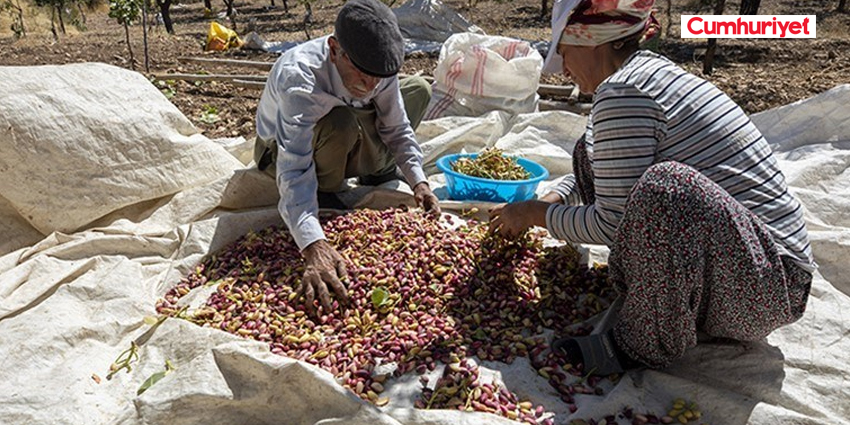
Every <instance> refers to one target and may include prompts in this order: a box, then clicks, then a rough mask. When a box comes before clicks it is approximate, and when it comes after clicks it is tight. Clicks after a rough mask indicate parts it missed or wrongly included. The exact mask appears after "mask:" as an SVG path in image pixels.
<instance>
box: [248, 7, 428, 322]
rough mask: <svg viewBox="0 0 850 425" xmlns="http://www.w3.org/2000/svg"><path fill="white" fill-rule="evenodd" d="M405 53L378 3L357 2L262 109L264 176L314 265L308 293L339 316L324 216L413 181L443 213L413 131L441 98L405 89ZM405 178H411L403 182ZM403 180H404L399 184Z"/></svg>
mask: <svg viewBox="0 0 850 425" xmlns="http://www.w3.org/2000/svg"><path fill="white" fill-rule="evenodd" d="M403 61H404V44H403V39H402V36H401V31H400V30H399V28H398V23H397V21H396V17H395V15H394V14H393V13H392V11H391V10H390V9H389V7H387V6H386V5H384V4H383V3H381V2H380V1H378V0H350V1H348V2H347V3H346V4H345V5H344V6H343V7H342V9H341V10H340V12H339V14H338V15H337V19H336V23H335V26H334V35H331V36H326V37H322V38H319V39H315V40H311V41H308V42H306V43H303V44H300V45H298V46H297V47H294V48H292V49H290V50H288V51H287V52H286V53H284V54H283V55H282V56H281V57H280V58H279V59H278V60H277V62H276V63H275V65H274V67H273V68H272V70H271V73H270V74H269V78H268V81H267V82H266V87H265V89H264V90H263V94H262V97H261V98H260V104H259V106H258V107H257V141H256V145H255V149H254V159H255V161H256V163H257V167H258V168H259V169H260V170H263V171H265V172H267V173H269V174H271V175H273V176H275V177H276V180H277V185H278V190H279V191H280V203H279V204H278V209H279V210H280V215H281V217H282V218H283V221H284V222H285V223H286V225H287V227H288V228H289V230H290V232H291V233H292V236H293V238H294V239H295V242H296V244H297V245H298V247H299V248H300V249H301V252H302V255H304V259H305V266H306V267H305V270H304V277H303V279H302V283H301V286H300V287H299V288H298V293H299V294H300V295H301V294H303V295H304V296H305V298H306V301H307V307H308V308H309V309H311V310H313V307H314V306H313V301H314V300H315V299H316V296H318V300H319V301H320V302H321V303H322V306H323V307H324V309H325V311H329V310H330V309H331V301H330V293H329V291H328V286H330V287H331V289H332V290H333V291H334V293H336V295H337V297H338V298H339V300H340V302H341V303H343V304H344V303H346V302H347V293H346V292H347V290H346V288H345V285H344V284H343V283H342V279H344V278H345V277H346V276H347V271H346V267H345V263H344V260H343V258H342V257H341V256H340V254H339V253H338V252H337V251H336V250H335V249H334V247H333V246H331V245H330V244H329V243H328V242H327V240H326V239H325V235H324V232H323V231H322V228H321V226H320V224H319V218H318V209H319V208H337V209H344V208H345V205H344V204H343V203H342V202H340V200H339V198H338V197H337V196H336V194H335V192H337V191H339V190H340V187H341V186H342V184H343V181H344V180H345V179H346V178H349V177H358V178H359V181H360V184H365V185H377V184H380V183H383V182H386V181H389V180H393V179H396V178H399V177H403V178H404V179H406V180H407V182H408V184H410V186H411V187H413V194H414V198H415V199H416V203H417V204H418V205H420V206H421V207H422V208H423V209H425V211H426V212H429V213H439V205H438V200H437V197H436V196H434V193H433V192H431V189H430V187H429V186H428V183H427V180H426V179H425V173H424V171H423V170H422V151H421V150H420V148H419V145H418V144H417V142H416V139H415V138H414V134H413V128H414V127H416V126H417V125H419V122H420V121H421V120H422V117H423V116H424V114H425V108H426V107H427V105H428V101H429V100H430V98H431V90H430V86H429V85H428V84H427V83H426V82H425V80H424V79H422V78H420V77H412V78H407V79H405V80H403V81H399V79H398V76H397V74H398V71H399V69H400V68H401V65H402V62H403ZM399 171H400V172H401V174H402V175H401V176H399ZM397 176H399V177H397Z"/></svg>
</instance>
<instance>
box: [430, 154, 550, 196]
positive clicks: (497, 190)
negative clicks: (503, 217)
mask: <svg viewBox="0 0 850 425" xmlns="http://www.w3.org/2000/svg"><path fill="white" fill-rule="evenodd" d="M477 156H478V154H477V153H473V154H451V155H445V156H443V157H441V158H440V159H438V160H437V168H438V169H439V170H440V171H442V172H443V174H445V175H446V189H447V190H448V192H449V198H451V199H454V200H456V201H488V202H519V201H527V200H529V199H532V198H534V192H535V191H536V190H537V185H538V184H540V181H542V180H545V179H546V178H547V177H549V171H547V170H546V168H544V167H543V166H542V165H540V164H538V163H536V162H534V161H530V160H528V159H525V158H517V163H518V164H519V165H520V166H522V168H525V169H526V171H528V172H529V174H531V178H530V179H528V180H493V179H485V178H482V177H472V176H467V175H466V174H461V173H458V172H457V171H454V170H452V165H451V164H452V163H454V162H455V161H457V160H458V158H475V157H477Z"/></svg>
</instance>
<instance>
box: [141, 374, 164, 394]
mask: <svg viewBox="0 0 850 425" xmlns="http://www.w3.org/2000/svg"><path fill="white" fill-rule="evenodd" d="M168 372H170V370H163V371H162V372H157V373H154V374H153V375H151V376H150V377H149V378H148V379H145V382H144V383H143V384H142V386H141V387H139V390H138V391H136V395H142V393H143V392H145V391H147V389H148V388H150V387H151V385H153V384H156V383H157V382H159V380H160V379H162V378H165V375H168Z"/></svg>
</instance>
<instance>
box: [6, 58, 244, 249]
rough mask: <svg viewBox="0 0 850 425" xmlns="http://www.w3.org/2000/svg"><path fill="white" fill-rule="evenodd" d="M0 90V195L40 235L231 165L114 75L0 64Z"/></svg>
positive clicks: (187, 125)
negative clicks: (0, 65) (0, 95)
mask: <svg viewBox="0 0 850 425" xmlns="http://www.w3.org/2000/svg"><path fill="white" fill-rule="evenodd" d="M0 93H3V96H2V97H0V141H2V143H0V195H2V196H3V197H5V198H6V199H7V200H8V201H9V203H10V204H11V206H12V207H13V208H14V209H15V210H16V211H17V212H18V213H19V214H20V215H21V217H23V218H24V219H25V220H26V221H27V222H29V223H30V224H31V225H32V226H33V227H34V228H36V229H38V231H40V232H41V233H43V234H48V233H50V232H52V231H63V232H70V231H74V230H77V229H79V228H81V227H82V226H84V225H86V224H87V223H89V222H91V221H92V220H95V219H97V218H98V217H101V216H103V215H105V214H107V213H109V212H111V211H114V210H116V209H119V208H122V207H125V206H127V205H131V204H134V203H137V202H141V201H146V200H149V199H155V198H159V197H162V196H166V195H171V194H174V193H177V192H179V191H181V190H183V189H186V188H189V187H193V186H197V185H201V184H204V183H208V182H210V181H212V180H214V179H216V178H219V177H221V176H222V175H225V174H228V173H229V172H231V171H233V170H235V169H236V168H240V166H241V164H240V163H239V162H238V161H237V160H236V159H235V158H233V157H232V156H231V155H229V154H228V153H227V152H226V151H225V150H224V149H223V148H221V147H220V146H217V145H216V144H214V143H212V142H210V141H209V140H208V139H207V138H205V137H203V136H202V135H200V134H198V132H197V130H196V129H195V128H194V127H193V126H192V124H191V122H190V121H189V120H188V119H186V117H184V116H183V114H182V113H180V111H179V110H178V109H177V108H176V107H175V106H174V105H172V104H171V103H170V102H169V101H168V99H166V98H165V96H163V95H162V94H161V93H159V91H158V90H157V89H156V88H155V87H154V86H153V85H152V84H150V83H149V82H148V81H147V80H146V79H145V77H144V76H142V75H141V74H138V73H135V72H127V71H126V70H124V69H122V68H118V67H114V66H110V65H104V64H72V65H63V66H39V67H29V68H27V69H26V72H22V69H21V68H19V67H0Z"/></svg>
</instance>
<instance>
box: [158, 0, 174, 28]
mask: <svg viewBox="0 0 850 425" xmlns="http://www.w3.org/2000/svg"><path fill="white" fill-rule="evenodd" d="M156 4H157V5H159V13H160V14H161V15H162V24H163V25H165V31H167V32H168V33H169V34H171V35H174V23H173V22H171V12H170V10H171V0H156Z"/></svg>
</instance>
